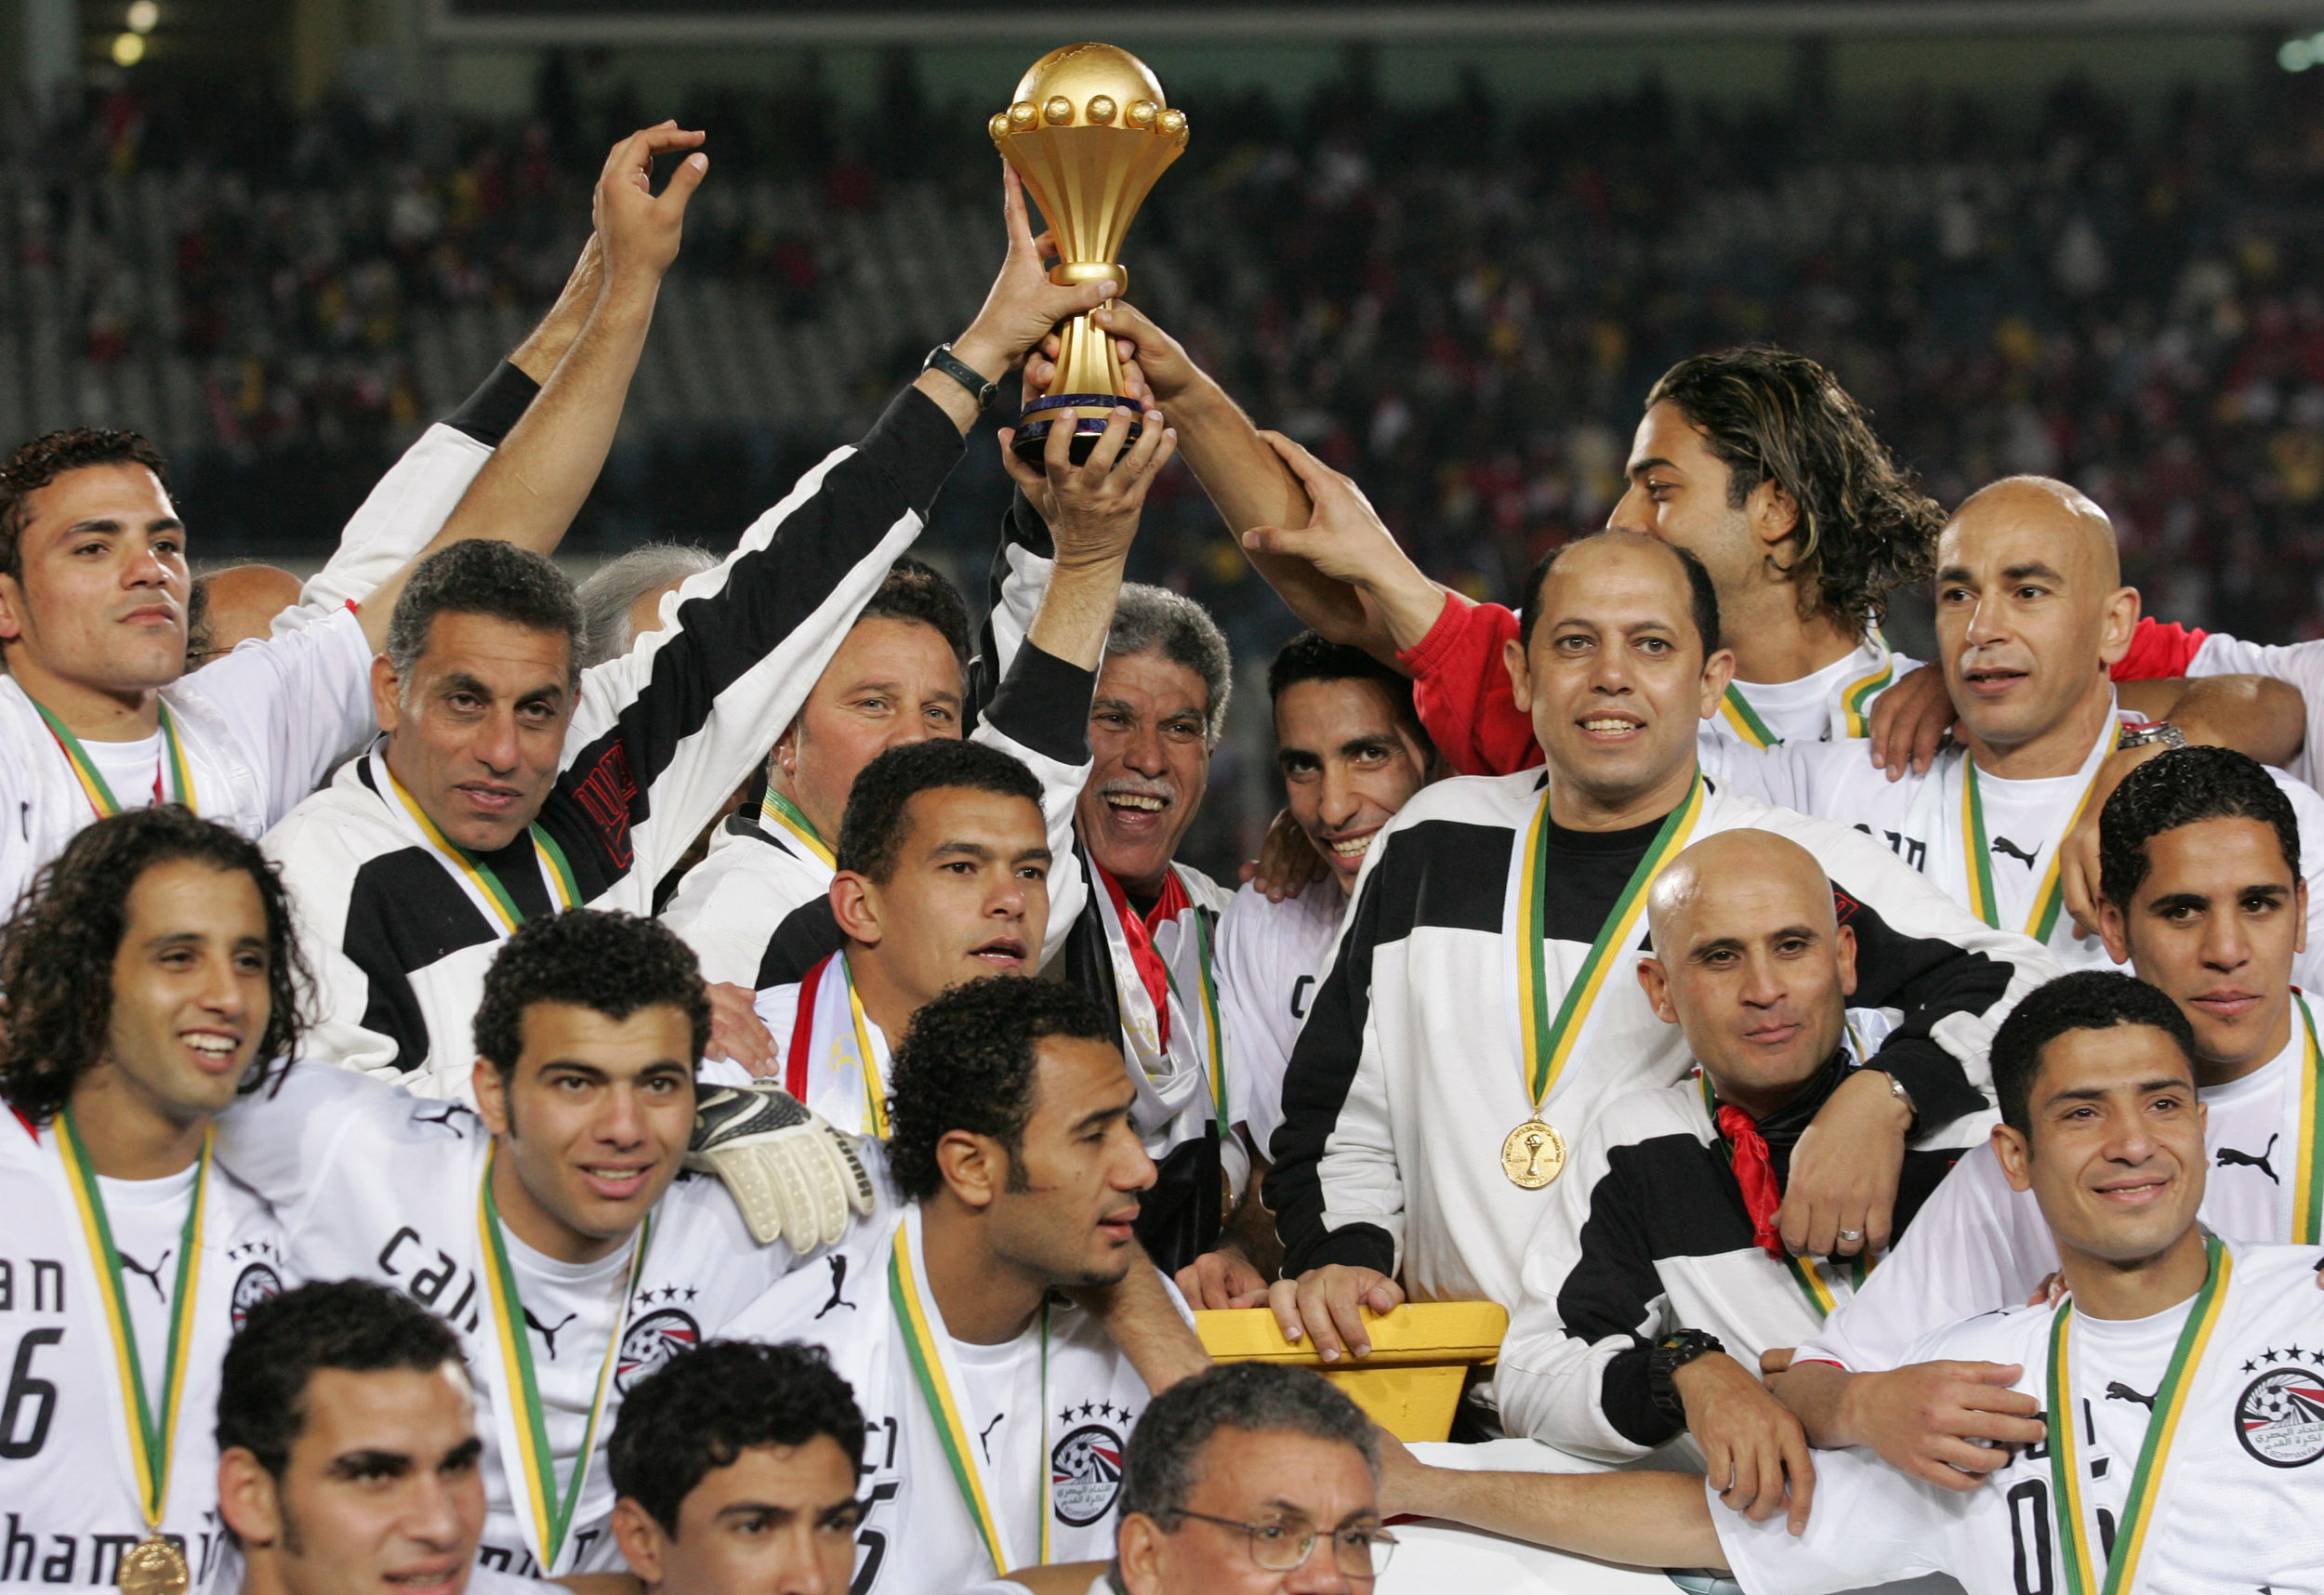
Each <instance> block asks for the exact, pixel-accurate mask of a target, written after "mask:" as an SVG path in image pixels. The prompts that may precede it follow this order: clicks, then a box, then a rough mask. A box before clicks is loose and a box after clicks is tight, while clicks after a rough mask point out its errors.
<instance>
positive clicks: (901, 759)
mask: <svg viewBox="0 0 2324 1595" xmlns="http://www.w3.org/2000/svg"><path fill="white" fill-rule="evenodd" d="M945 787H960V788H963V789H965V790H967V791H971V792H990V793H993V794H994V795H996V796H997V797H1022V798H1023V799H1024V800H1025V801H1026V802H1028V803H1030V804H1032V805H1033V808H1034V811H1035V812H1039V811H1040V808H1041V784H1040V783H1039V782H1038V781H1037V780H1035V779H1034V775H1033V771H1030V770H1027V769H1026V768H1025V767H1024V761H1023V759H1021V758H1016V757H1014V756H1013V755H1010V754H1006V753H1003V752H1001V751H1000V749H998V748H997V747H987V746H986V745H984V744H983V743H981V742H962V741H958V740H956V739H954V738H952V737H931V738H930V739H929V740H928V741H926V742H907V743H904V744H901V745H898V746H895V747H891V748H889V749H888V750H887V751H886V752H884V753H882V754H880V756H879V757H878V758H875V759H873V760H872V761H871V762H870V763H869V764H866V765H865V766H864V768H863V769H862V771H859V772H857V774H856V777H855V784H854V785H853V786H851V787H850V788H848V795H847V809H846V811H845V812H843V813H842V814H841V815H840V816H839V845H838V848H837V849H836V850H834V851H833V853H832V860H833V863H834V864H835V865H836V867H838V868H839V869H843V870H848V871H851V872H852V873H853V874H856V875H860V876H865V877H869V878H871V879H873V880H876V881H878V882H879V883H880V884H881V885H883V886H884V885H886V884H887V882H888V881H889V879H890V878H891V877H893V876H894V874H895V871H896V850H898V849H899V848H901V847H903V845H904V832H905V824H906V822H907V819H908V816H909V811H910V808H911V803H912V799H913V798H915V797H918V796H919V795H920V794H921V793H923V792H935V791H941V790H943V789H944V788H945Z"/></svg>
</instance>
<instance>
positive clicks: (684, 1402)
mask: <svg viewBox="0 0 2324 1595" xmlns="http://www.w3.org/2000/svg"><path fill="white" fill-rule="evenodd" d="M864 1447H865V1425H864V1415H863V1413H862V1411H861V1410H860V1409H859V1408H858V1407H857V1406H856V1404H855V1398H854V1396H853V1395H852V1394H851V1393H850V1392H849V1391H848V1388H847V1384H846V1381H844V1380H842V1379H841V1378H840V1377H839V1376H838V1375H837V1374H835V1373H833V1372H832V1371H831V1364H830V1363H829V1361H828V1360H827V1359H826V1358H825V1356H824V1354H823V1353H822V1351H820V1350H819V1349H817V1348H814V1347H811V1346H761V1345H755V1344H752V1343H751V1342H748V1341H744V1340H720V1341H714V1342H712V1343H711V1344H709V1345H706V1346H703V1347H700V1348H698V1349H696V1350H694V1351H687V1352H684V1353H682V1354H680V1355H679V1356H676V1357H673V1358H671V1359H670V1360H669V1361H668V1362H667V1363H665V1364H663V1365H662V1366H661V1367H659V1368H657V1369H656V1370H654V1372H653V1373H652V1374H649V1375H648V1376H646V1377H644V1378H643V1379H641V1380H640V1381H639V1382H638V1385H637V1388H636V1389H634V1390H632V1391H630V1392H629V1399H628V1400H627V1401H626V1402H624V1403H623V1404H622V1408H621V1421H620V1423H618V1424H616V1425H615V1426H614V1439H613V1444H612V1447H611V1449H610V1450H609V1451H608V1453H607V1456H606V1470H607V1471H608V1473H609V1474H610V1475H611V1476H612V1478H613V1481H614V1491H615V1492H616V1493H617V1494H618V1496H620V1499H619V1500H617V1501H616V1502H615V1503H614V1536H616V1537H617V1538H619V1539H620V1541H621V1549H622V1555H623V1556H624V1557H625V1558H627V1561H628V1563H629V1570H630V1571H631V1572H632V1573H635V1574H636V1575H638V1577H639V1578H640V1579H641V1580H642V1581H643V1582H644V1584H645V1587H646V1590H647V1595H843V1592H844V1591H845V1590H846V1589H847V1588H848V1587H849V1584H850V1582H851V1581H852V1578H853V1576H854V1573H855V1562H856V1551H857V1542H856V1531H857V1530H858V1529H860V1528H861V1527H862V1526H863V1523H864V1519H865V1516H866V1514H867V1513H868V1512H869V1511H870V1510H871V1507H870V1505H869V1504H868V1503H866V1502H865V1501H863V1500H861V1499H859V1498H858V1497H857V1496H856V1493H855V1491H856V1484H857V1480H858V1478H859V1477H860V1475H861V1474H862V1472H863V1468H864ZM864 1551H865V1555H866V1556H867V1557H869V1556H874V1555H883V1556H884V1554H885V1541H884V1540H883V1539H878V1538H871V1537H866V1539H865V1541H864Z"/></svg>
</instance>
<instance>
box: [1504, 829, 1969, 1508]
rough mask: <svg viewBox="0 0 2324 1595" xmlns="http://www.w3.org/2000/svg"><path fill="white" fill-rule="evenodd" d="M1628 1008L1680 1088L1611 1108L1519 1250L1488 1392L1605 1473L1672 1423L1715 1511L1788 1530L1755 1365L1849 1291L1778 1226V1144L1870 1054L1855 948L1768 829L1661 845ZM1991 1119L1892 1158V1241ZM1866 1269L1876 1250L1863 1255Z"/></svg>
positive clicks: (1786, 1150)
mask: <svg viewBox="0 0 2324 1595" xmlns="http://www.w3.org/2000/svg"><path fill="white" fill-rule="evenodd" d="M1647 914H1648V919H1649V923H1650V925H1651V928H1652V930H1651V936H1650V938H1649V941H1648V942H1647V945H1648V946H1649V947H1651V948H1652V949H1653V952H1652V953H1650V954H1647V955H1645V956H1641V957H1640V958H1639V959H1638V961H1637V975H1638V980H1639V982H1640V984H1641V985H1643V986H1644V988H1645V993H1646V996H1647V998H1648V1000H1649V1001H1650V1002H1652V1003H1653V1005H1654V1008H1655V1011H1656V1013H1657V1015H1659V1016H1660V1018H1661V1019H1662V1020H1663V1022H1665V1023H1672V1024H1676V1025H1678V1026H1679V1028H1680V1029H1681V1031H1682V1032H1683V1033H1684V1035H1685V1037H1686V1043H1687V1047H1688V1048H1689V1050H1690V1051H1691V1052H1692V1053H1693V1055H1694V1057H1695V1059H1696V1061H1697V1063H1698V1064H1699V1065H1700V1070H1701V1072H1700V1074H1697V1075H1696V1076H1695V1077H1693V1078H1690V1079H1687V1080H1684V1081H1682V1082H1681V1083H1680V1084H1678V1085H1676V1086H1672V1087H1665V1088H1663V1089H1660V1090H1650V1091H1640V1092H1636V1093H1634V1094H1632V1095H1631V1096H1628V1097H1625V1098H1622V1099H1620V1100H1619V1101H1615V1102H1613V1103H1611V1104H1610V1105H1609V1106H1608V1107H1607V1108H1606V1109H1605V1111H1604V1113H1602V1114H1599V1115H1598V1117H1597V1118H1596V1119H1595V1120H1594V1121H1593V1122H1592V1124H1591V1127H1589V1129H1588V1130H1586V1131H1585V1132H1584V1133H1583V1135H1582V1137H1581V1140H1580V1143H1579V1145H1578V1147H1577V1149H1576V1152H1575V1156H1574V1165H1573V1167H1569V1168H1568V1169H1567V1170H1566V1171H1565V1179H1564V1180H1561V1181H1560V1182H1559V1183H1558V1185H1557V1188H1556V1190H1555V1191H1554V1193H1553V1194H1554V1196H1555V1198H1556V1201H1557V1202H1558V1204H1559V1205H1560V1206H1562V1207H1563V1208H1564V1209H1565V1211H1564V1212H1563V1213H1561V1215H1560V1218H1561V1219H1563V1221H1562V1222H1552V1223H1544V1224H1543V1225H1542V1226H1541V1228H1540V1230H1539V1231H1538V1232H1537V1234H1536V1236H1535V1239H1534V1244H1533V1246H1531V1248H1530V1249H1529V1250H1528V1252H1527V1255H1526V1257H1525V1267H1524V1285H1525V1289H1524V1296H1523V1299H1522V1300H1521V1302H1520V1304H1519V1306H1518V1308H1517V1311H1516V1312H1515V1313H1514V1315H1513V1317H1512V1322H1511V1325H1510V1333H1509V1338H1508V1342H1507V1344H1506V1345H1505V1346H1504V1347H1503V1348H1502V1351H1501V1359H1500V1366H1499V1370H1498V1372H1497V1375H1496V1377H1495V1386H1496V1389H1497V1391H1498V1392H1499V1398H1500V1412H1501V1420H1502V1423H1503V1424H1504V1425H1505V1426H1506V1428H1507V1430H1509V1432H1511V1433H1512V1434H1515V1433H1525V1434H1530V1435H1532V1436H1533V1437H1534V1438H1536V1439H1538V1440H1543V1441H1547V1442H1549V1443H1552V1444H1553V1445H1558V1446H1561V1447H1563V1448H1565V1450H1568V1451H1572V1452H1575V1453H1578V1454H1579V1455H1582V1456H1585V1457H1597V1458H1601V1459H1605V1460H1626V1459H1628V1458H1631V1457H1638V1456H1642V1455H1644V1453H1645V1452H1647V1451H1649V1450H1652V1449H1654V1448H1655V1447H1657V1446H1659V1445H1661V1444H1663V1443H1666V1442H1668V1441H1670V1440H1671V1439H1673V1438H1674V1437H1676V1436H1677V1435H1679V1434H1680V1433H1681V1432H1682V1431H1684V1433H1685V1434H1686V1435H1687V1436H1688V1437H1689V1438H1690V1439H1691V1441H1692V1443H1693V1444H1694V1446H1695V1447H1696V1449H1697V1450H1698V1451H1699V1452H1700V1453H1701V1455H1702V1457H1703V1459H1704V1462H1705V1464H1706V1466H1707V1467H1708V1468H1709V1470H1710V1474H1711V1477H1712V1479H1713V1480H1714V1482H1715V1483H1717V1484H1718V1485H1719V1487H1720V1488H1721V1490H1722V1493H1723V1496H1724V1498H1725V1500H1726V1502H1727V1504H1728V1505H1729V1506H1730V1507H1732V1508H1735V1509H1737V1510H1741V1511H1747V1512H1749V1513H1750V1515H1751V1516H1752V1517H1753V1518H1755V1519H1763V1518H1765V1517H1767V1516H1769V1515H1770V1514H1772V1513H1774V1512H1775V1511H1776V1510H1778V1509H1783V1508H1784V1507H1785V1504H1786V1501H1787V1497H1789V1510H1790V1511H1791V1512H1792V1514H1793V1515H1795V1516H1798V1517H1802V1518H1803V1517H1804V1515H1805V1512H1806V1509H1807V1496H1808V1491H1809V1488H1810V1487H1811V1486H1812V1483H1813V1478H1814V1474H1813V1469H1812V1465H1811V1464H1810V1462H1809V1460H1808V1455H1807V1446H1806V1441H1805V1438H1804V1436H1803V1435H1802V1432H1801V1430H1800V1428H1799V1426H1798V1424H1797V1423H1796V1422H1794V1421H1792V1420H1791V1418H1790V1415H1789V1413H1788V1412H1787V1411H1786V1410H1785V1409H1784V1408H1783V1407H1782V1406H1781V1405H1780V1404H1778V1403H1777V1402H1776V1400H1775V1399H1774V1398H1773V1397H1772V1396H1770V1395H1769V1394H1768V1393H1767V1391H1765V1390H1764V1388H1763V1387H1762V1385H1761V1383H1760V1380H1759V1365H1760V1364H1759V1359H1760V1354H1761V1353H1762V1352H1763V1351H1770V1350H1775V1349H1779V1348H1788V1347H1790V1346H1793V1345H1795V1344H1797V1343H1799V1342H1800V1341H1801V1340H1802V1339H1804V1338H1809V1337H1811V1336H1813V1335H1814V1333H1815V1332H1816V1328H1817V1327H1818V1326H1819V1325H1821V1324H1822V1322H1823V1316H1824V1313H1825V1312H1827V1311H1829V1308H1830V1307H1831V1305H1832V1303H1833V1302H1835V1301H1836V1300H1843V1299H1845V1298H1847V1297H1848V1296H1849V1295H1850V1293H1851V1292H1852V1290H1853V1288H1854V1285H1855V1280H1856V1278H1857V1277H1859V1271H1858V1269H1857V1267H1856V1265H1855V1261H1854V1260H1853V1259H1817V1258H1795V1257H1792V1256H1791V1255H1789V1252H1788V1251H1787V1250H1786V1249H1785V1246H1784V1244H1783V1241H1782V1238H1781V1236H1780V1234H1779V1233H1778V1232H1777V1226H1776V1210H1777V1208H1778V1207H1779V1206H1781V1203H1782V1200H1783V1190H1784V1184H1785V1180H1786V1179H1787V1177H1788V1175H1789V1171H1790V1163H1791V1157H1792V1153H1793V1150H1794V1149H1795V1148H1796V1147H1797V1146H1799V1145H1800V1144H1801V1140H1802V1135H1803V1134H1805V1133H1812V1132H1811V1127H1812V1126H1813V1124H1814V1122H1815V1118H1816V1113H1817V1111H1818V1110H1819V1109H1820V1108H1821V1107H1822V1106H1823V1105H1824V1103H1825V1101H1828V1100H1829V1097H1830V1096H1831V1094H1832V1092H1833V1091H1834V1090H1835V1089H1836V1088H1837V1087H1839V1085H1840V1083H1841V1082H1842V1080H1844V1079H1846V1078H1847V1077H1848V1076H1849V1074H1851V1073H1852V1072H1853V1071H1854V1070H1855V1068H1856V1067H1857V1065H1858V1064H1860V1063H1861V1062H1862V1061H1864V1059H1865V1058H1866V1057H1867V1056H1868V1054H1869V1052H1870V1051H1871V1050H1872V1049H1873V1048H1877V1047H1878V1046H1879V1044H1880V1040H1881V1036H1882V1033H1884V1031H1885V1029H1886V1023H1885V1022H1884V1021H1883V1020H1882V1017H1881V1015H1880V1014H1879V1013H1878V1012H1876V1011H1872V1010H1858V1011H1855V1012H1851V1011H1850V1010H1849V1008H1848V1007H1847V1000H1848V997H1849V995H1851V994H1852V993H1853V992H1854V991H1855V983H1856V981H1855V951H1856V949H1855V934H1854V932H1853V931H1852V930H1851V929H1849V927H1848V926H1847V925H1846V924H1844V923H1842V922H1841V920H1840V918H1839V916H1838V913H1837V911H1836V908H1835V903H1834V899H1833V893H1832V887H1831V883H1830V881H1829V879H1828V878H1827V877H1826V876H1825V874H1824V871H1823V868H1822V866H1821V865H1819V864H1818V863H1816V860H1815V858H1814V857H1812V856H1811V855H1810V854H1809V853H1808V851H1807V850H1805V849H1804V848H1802V847H1801V846H1800V845H1799V844H1798V843H1797V842H1793V841H1790V840H1789V839H1787V838H1785V837H1778V836H1776V835H1775V834H1774V833H1773V832H1769V831H1762V830H1752V829H1740V830H1733V831H1723V832H1720V833H1718V834H1717V835H1714V836H1711V837H1707V838H1705V839H1704V840H1702V841H1699V842H1697V843H1696V844H1695V845H1694V846H1693V847H1691V848H1688V849H1687V850H1685V851H1684V852H1683V853H1681V854H1680V855H1679V856H1678V858H1677V859H1676V860H1674V861H1673V862H1672V863H1671V864H1670V867H1669V868H1668V869H1667V870H1665V871H1664V872H1663V873H1662V875H1661V876H1660V877H1658V878H1657V880H1656V882H1655V884H1654V888H1653V890H1652V891H1651V893H1650V894H1649V896H1648V899H1647ZM1989 1120H1990V1114H1973V1115H1971V1116H1969V1117H1966V1118H1961V1119H1957V1120H1955V1121H1954V1122H1953V1123H1952V1124H1949V1125H1942V1126H1934V1127H1927V1129H1926V1133H1923V1134H1921V1135H1920V1136H1918V1137H1916V1138H1915V1139H1914V1140H1912V1141H1910V1142H1909V1143H1908V1144H1907V1145H1906V1146H1905V1147H1904V1148H1903V1149H1902V1156H1903V1167H1902V1169H1901V1171H1900V1176H1899V1178H1898V1180H1897V1193H1896V1219H1895V1221H1896V1224H1897V1227H1898V1228H1899V1229H1901V1228H1902V1227H1903V1226H1904V1225H1905V1224H1906V1223H1907V1222H1908V1221H1909V1220H1910V1219H1911V1216H1912V1214H1913V1213H1914V1212H1915V1211H1917V1210H1918V1208H1919V1207H1920V1205H1921V1201H1922V1200H1923V1199H1924V1198H1926V1197H1927V1195H1928V1193H1930V1191H1932V1190H1933V1189H1934V1187H1935V1185H1936V1183H1937V1181H1938V1180H1942V1179H1943V1178H1944V1177H1945V1173H1946V1171H1947V1170H1948V1169H1949V1168H1950V1167H1952V1165H1953V1162H1954V1160H1955V1159H1956V1158H1958V1157H1959V1156H1961V1153H1962V1152H1963V1151H1964V1150H1966V1149H1967V1148H1968V1147H1969V1146H1970V1145H1972V1144H1974V1142H1976V1141H1978V1140H1983V1139H1984V1137H1985V1133H1986V1129H1987V1125H1988V1123H1989ZM1875 1260H1877V1259H1875Z"/></svg>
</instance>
